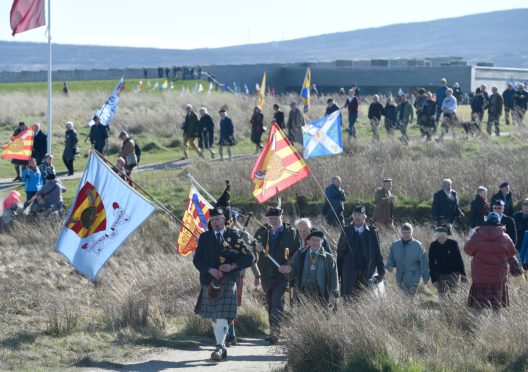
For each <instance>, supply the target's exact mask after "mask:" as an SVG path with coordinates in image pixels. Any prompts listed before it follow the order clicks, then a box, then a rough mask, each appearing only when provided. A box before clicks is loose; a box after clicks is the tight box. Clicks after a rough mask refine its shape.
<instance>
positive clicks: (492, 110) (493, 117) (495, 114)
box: [487, 87, 504, 137]
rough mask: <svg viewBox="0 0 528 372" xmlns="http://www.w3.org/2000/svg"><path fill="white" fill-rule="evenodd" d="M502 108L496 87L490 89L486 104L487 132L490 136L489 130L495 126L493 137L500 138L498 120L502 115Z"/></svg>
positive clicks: (501, 101) (502, 102)
mask: <svg viewBox="0 0 528 372" xmlns="http://www.w3.org/2000/svg"><path fill="white" fill-rule="evenodd" d="M503 107H504V100H503V99H502V96H501V95H500V94H499V89H498V88H497V87H492V88H491V96H490V97H489V102H488V126H487V132H488V135H490V136H491V128H492V127H493V126H495V135H496V136H497V137H498V136H500V124H499V120H500V117H501V115H502V108H503Z"/></svg>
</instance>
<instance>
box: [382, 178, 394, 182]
mask: <svg viewBox="0 0 528 372" xmlns="http://www.w3.org/2000/svg"><path fill="white" fill-rule="evenodd" d="M383 182H392V178H384V179H383Z"/></svg>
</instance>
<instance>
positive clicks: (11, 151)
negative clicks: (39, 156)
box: [2, 127, 34, 160]
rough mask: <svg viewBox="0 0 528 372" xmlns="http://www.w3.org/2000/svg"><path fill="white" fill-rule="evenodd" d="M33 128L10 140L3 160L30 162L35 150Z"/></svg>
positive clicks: (5, 146)
mask: <svg viewBox="0 0 528 372" xmlns="http://www.w3.org/2000/svg"><path fill="white" fill-rule="evenodd" d="M33 137H34V131H33V127H30V128H29V129H26V130H25V131H23V132H22V133H20V134H17V135H16V136H14V137H11V138H10V139H9V142H7V143H6V144H5V145H4V151H2V159H17V160H30V159H31V151H32V150H33Z"/></svg>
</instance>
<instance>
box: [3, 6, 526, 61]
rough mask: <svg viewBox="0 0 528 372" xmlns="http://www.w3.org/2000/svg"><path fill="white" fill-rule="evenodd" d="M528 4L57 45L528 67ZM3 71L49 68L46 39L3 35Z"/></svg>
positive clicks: (228, 57)
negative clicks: (214, 37) (308, 26)
mask: <svg viewBox="0 0 528 372" xmlns="http://www.w3.org/2000/svg"><path fill="white" fill-rule="evenodd" d="M527 17H528V9H513V10H507V11H497V12H491V13H483V14H476V15H469V16H464V17H457V18H449V19H442V20H435V21H429V22H415V23H406V24H395V25H390V26H384V27H378V28H369V29H362V30H356V31H348V32H340V33H333V34H326V35H319V36H312V37H306V38H301V39H294V40H288V41H280V42H269V43H262V44H250V45H240V46H231V47H224V48H215V49H208V48H206V49H193V50H176V49H155V48H129V47H102V46H88V45H59V44H57V45H54V47H53V59H54V69H86V68H112V67H121V68H122V67H142V66H152V67H154V66H158V65H161V66H171V65H212V64H216V65H219V64H252V63H273V62H281V63H288V62H302V61H331V60H336V59H368V58H413V57H417V58H423V57H434V56H461V57H464V59H466V60H467V61H469V62H470V63H475V62H477V61H491V62H494V63H495V64H496V65H498V66H507V67H528V53H526V49H525V47H524V45H525V40H526V38H527V37H528V30H527V29H526V28H525V27H518V28H517V29H516V30H515V32H511V31H508V32H506V33H505V30H512V25H522V24H524V23H525V20H526V18H527ZM0 51H1V54H2V59H1V60H0V71H21V70H40V69H46V66H47V45H46V44H45V43H21V42H12V41H9V42H7V41H0Z"/></svg>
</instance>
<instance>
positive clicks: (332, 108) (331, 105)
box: [325, 98, 339, 116]
mask: <svg viewBox="0 0 528 372" xmlns="http://www.w3.org/2000/svg"><path fill="white" fill-rule="evenodd" d="M336 111H339V106H338V105H336V103H335V102H334V99H333V98H328V99H327V100H326V111H325V116H328V115H331V114H332V113H333V112H336Z"/></svg>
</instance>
